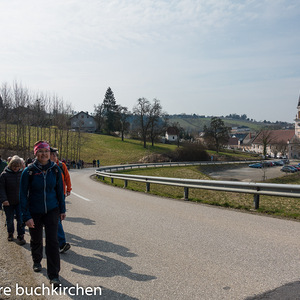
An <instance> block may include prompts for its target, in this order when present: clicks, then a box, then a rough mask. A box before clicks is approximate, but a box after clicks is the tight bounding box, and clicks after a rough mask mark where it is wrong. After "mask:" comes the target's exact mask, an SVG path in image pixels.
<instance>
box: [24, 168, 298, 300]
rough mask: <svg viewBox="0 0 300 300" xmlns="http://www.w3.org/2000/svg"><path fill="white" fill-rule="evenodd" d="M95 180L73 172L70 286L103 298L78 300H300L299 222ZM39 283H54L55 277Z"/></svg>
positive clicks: (66, 268) (65, 271) (66, 279)
mask: <svg viewBox="0 0 300 300" xmlns="http://www.w3.org/2000/svg"><path fill="white" fill-rule="evenodd" d="M91 173H92V169H84V170H74V171H71V177H72V182H73V187H74V189H73V194H72V196H70V197H69V198H68V201H67V205H68V213H67V220H66V221H64V227H65V231H66V232H67V238H68V241H69V242H70V243H71V245H72V248H71V249H70V250H69V251H68V252H67V253H66V254H64V255H61V257H62V271H61V278H62V282H63V284H64V285H65V286H67V287H71V286H75V285H76V284H78V285H79V286H84V287H86V286H90V287H94V286H101V287H102V288H103V289H102V296H101V297H99V296H97V297H96V296H95V297H94V296H89V297H87V296H85V297H80V296H72V297H70V298H72V299H128V300H132V299H147V300H149V299H150V300H151V299H157V300H162V299H170V300H171V299H172V300H174V299H201V300H203V299H204V300H205V299H209V300H211V299H230V300H232V299H247V298H248V299H300V297H299V295H300V282H299V278H300V268H299V260H300V253H299V251H300V242H299V232H300V223H299V222H293V221H285V220H280V219H275V218H270V217H262V216H258V215H255V214H246V213H240V212H236V211H232V210H227V209H220V208H215V207H210V206H205V205H199V204H193V203H189V202H184V201H179V200H172V199H164V198H159V197H154V196H151V195H145V194H140V193H137V192H132V191H128V190H123V189H119V188H113V187H110V186H107V185H104V184H101V183H97V182H94V181H92V180H91V179H90V178H89V176H90V174H91ZM26 236H27V239H28V234H26ZM23 251H24V255H25V256H26V257H27V260H28V262H29V263H30V264H31V260H30V252H29V249H28V246H27V247H25V249H24V250H23ZM43 266H45V262H44V261H43ZM36 278H37V279H38V280H39V282H47V279H46V277H45V270H43V272H42V273H41V274H36ZM264 293H266V294H264ZM288 295H290V296H291V298H287V297H288ZM297 297H298V298H297ZM61 298H62V299H63V298H69V297H61ZM55 299H57V298H55Z"/></svg>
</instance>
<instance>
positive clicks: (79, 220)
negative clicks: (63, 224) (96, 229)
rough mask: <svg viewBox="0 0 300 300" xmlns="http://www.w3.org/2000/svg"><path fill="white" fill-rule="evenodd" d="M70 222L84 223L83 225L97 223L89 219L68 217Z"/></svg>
mask: <svg viewBox="0 0 300 300" xmlns="http://www.w3.org/2000/svg"><path fill="white" fill-rule="evenodd" d="M67 221H68V222H74V223H82V224H83V225H95V224H96V222H95V221H94V220H91V219H87V218H79V217H76V218H74V217H68V219H67Z"/></svg>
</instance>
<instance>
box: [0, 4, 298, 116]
mask: <svg viewBox="0 0 300 300" xmlns="http://www.w3.org/2000/svg"><path fill="white" fill-rule="evenodd" d="M0 12H1V18H0V57H1V65H0V68H1V69H0V84H2V83H4V82H6V83H8V84H12V83H13V82H14V81H17V82H21V83H22V85H24V86H26V87H28V88H29V89H30V90H32V91H40V92H46V93H50V94H51V93H53V94H55V95H57V96H58V97H60V98H62V99H63V100H64V101H65V102H66V103H72V107H73V109H74V110H77V111H80V110H83V111H89V112H93V111H94V105H95V104H99V103H102V101H103V98H104V95H105V92H106V90H107V88H108V87H111V89H112V91H113V92H114V95H115V98H116V101H117V103H118V104H120V105H122V106H127V107H128V108H129V110H131V111H132V108H133V106H134V105H135V104H136V102H137V99H138V98H141V97H145V98H147V99H148V100H150V101H152V100H153V98H157V99H159V100H160V101H161V104H162V107H163V109H164V111H166V112H168V113H169V114H175V113H186V114H190V113H196V114H199V115H216V116H221V115H228V114H230V113H237V114H247V116H248V117H249V118H253V119H256V120H257V121H259V120H270V121H276V120H280V121H288V122H293V119H294V117H295V115H296V111H297V104H298V98H299V93H300V1H299V0H244V1H243V0H85V1H82V0H81V1H79V0H63V1H62V0H51V1H50V0H49V1H46V0H26V1H25V0H0Z"/></svg>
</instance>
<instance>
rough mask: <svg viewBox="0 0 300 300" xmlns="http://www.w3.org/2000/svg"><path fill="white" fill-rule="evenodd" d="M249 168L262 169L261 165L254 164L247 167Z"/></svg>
mask: <svg viewBox="0 0 300 300" xmlns="http://www.w3.org/2000/svg"><path fill="white" fill-rule="evenodd" d="M249 167H250V168H262V164H261V163H256V164H251V165H249Z"/></svg>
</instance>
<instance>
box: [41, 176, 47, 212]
mask: <svg viewBox="0 0 300 300" xmlns="http://www.w3.org/2000/svg"><path fill="white" fill-rule="evenodd" d="M42 172H43V176H44V204H45V214H46V213H47V192H46V187H47V184H46V182H47V180H46V179H47V172H48V170H47V171H46V172H44V171H42Z"/></svg>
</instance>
